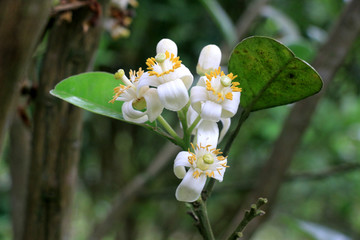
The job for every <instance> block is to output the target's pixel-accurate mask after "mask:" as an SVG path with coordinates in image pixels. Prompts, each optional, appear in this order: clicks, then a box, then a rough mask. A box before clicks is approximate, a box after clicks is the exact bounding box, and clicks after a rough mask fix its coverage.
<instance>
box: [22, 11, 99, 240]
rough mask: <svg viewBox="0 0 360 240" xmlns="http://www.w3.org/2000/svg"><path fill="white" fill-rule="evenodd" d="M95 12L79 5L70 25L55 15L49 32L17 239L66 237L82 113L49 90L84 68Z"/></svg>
mask: <svg viewBox="0 0 360 240" xmlns="http://www.w3.org/2000/svg"><path fill="white" fill-rule="evenodd" d="M95 7H96V6H95ZM98 10H100V9H98ZM97 13H98V12H96V11H94V9H92V10H91V9H90V8H89V6H85V7H83V8H81V9H78V10H76V11H74V12H72V20H70V21H68V19H67V20H65V19H64V18H61V17H55V20H54V23H53V24H54V25H53V28H52V29H51V30H49V36H48V43H47V51H46V53H45V56H44V59H43V63H42V68H41V73H40V82H39V88H38V95H37V99H36V107H35V109H36V110H35V117H34V121H35V122H34V134H33V151H32V155H31V165H30V171H29V175H28V176H29V177H28V195H27V206H26V216H25V224H24V234H23V239H28V240H30V239H36V240H45V239H51V240H57V239H59V240H60V239H68V238H69V232H70V231H69V230H70V229H69V227H70V223H71V221H70V215H71V214H70V213H71V209H72V208H71V206H72V199H73V193H74V189H75V186H76V178H77V162H78V158H79V150H80V135H81V129H82V111H81V110H80V109H79V108H77V107H75V106H72V105H69V104H67V103H66V102H64V101H61V100H59V99H57V98H55V97H53V96H51V95H50V94H49V91H50V90H51V89H53V88H54V86H55V84H56V83H58V82H59V81H60V80H62V79H64V78H66V77H69V76H71V75H74V74H78V73H81V72H84V71H87V70H88V69H89V66H90V65H91V64H92V59H93V57H94V53H95V51H96V50H97V46H98V42H99V37H100V32H101V28H100V24H99V22H100V19H97V18H96V16H97V15H96V14H97ZM94 17H95V18H94ZM92 20H96V21H97V25H96V26H91V23H92ZM87 24H90V25H87ZM87 27H89V28H87Z"/></svg>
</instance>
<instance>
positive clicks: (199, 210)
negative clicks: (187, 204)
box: [192, 198, 215, 240]
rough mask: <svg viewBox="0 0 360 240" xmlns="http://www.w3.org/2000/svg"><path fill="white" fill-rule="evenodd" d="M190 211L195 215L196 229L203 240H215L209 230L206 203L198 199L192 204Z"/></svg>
mask: <svg viewBox="0 0 360 240" xmlns="http://www.w3.org/2000/svg"><path fill="white" fill-rule="evenodd" d="M192 209H193V211H194V213H195V215H196V217H197V218H198V219H197V221H198V222H197V224H196V226H197V228H198V229H199V231H200V233H201V235H202V236H203V238H204V239H205V240H215V237H214V233H213V231H212V228H211V224H210V220H209V217H208V214H207V209H206V203H205V202H204V201H203V200H202V199H201V198H199V199H198V200H197V201H196V202H193V203H192Z"/></svg>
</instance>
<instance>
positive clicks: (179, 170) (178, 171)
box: [174, 151, 191, 179]
mask: <svg viewBox="0 0 360 240" xmlns="http://www.w3.org/2000/svg"><path fill="white" fill-rule="evenodd" d="M189 156H190V153H189V152H186V151H181V152H179V153H178V155H177V156H176V158H175V161H174V173H175V176H176V177H177V178H180V179H182V178H184V176H185V174H186V170H185V167H190V166H191V164H190V163H189V159H188V157H189Z"/></svg>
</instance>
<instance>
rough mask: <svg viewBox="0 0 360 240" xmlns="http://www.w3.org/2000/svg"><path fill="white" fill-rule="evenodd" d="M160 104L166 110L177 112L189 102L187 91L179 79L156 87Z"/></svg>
mask: <svg viewBox="0 0 360 240" xmlns="http://www.w3.org/2000/svg"><path fill="white" fill-rule="evenodd" d="M157 89H158V94H159V98H160V101H161V103H162V104H163V105H164V107H165V108H166V109H169V110H172V111H179V110H180V109H182V108H183V107H184V106H185V105H186V104H187V103H188V101H189V94H188V91H187V89H186V87H185V85H184V83H183V81H181V79H176V80H174V81H171V82H167V83H164V84H161V85H160V86H158V88H157Z"/></svg>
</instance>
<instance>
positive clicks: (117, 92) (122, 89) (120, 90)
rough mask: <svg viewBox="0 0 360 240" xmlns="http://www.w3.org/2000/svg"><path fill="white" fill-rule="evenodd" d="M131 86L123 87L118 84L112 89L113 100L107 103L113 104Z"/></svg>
mask: <svg viewBox="0 0 360 240" xmlns="http://www.w3.org/2000/svg"><path fill="white" fill-rule="evenodd" d="M130 87H131V86H124V85H122V84H120V86H118V87H116V88H114V96H113V99H111V100H110V101H109V103H114V102H115V100H116V99H117V98H118V97H119V96H120V95H121V94H123V93H124V92H125V91H126V90H127V89H129V88H130Z"/></svg>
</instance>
